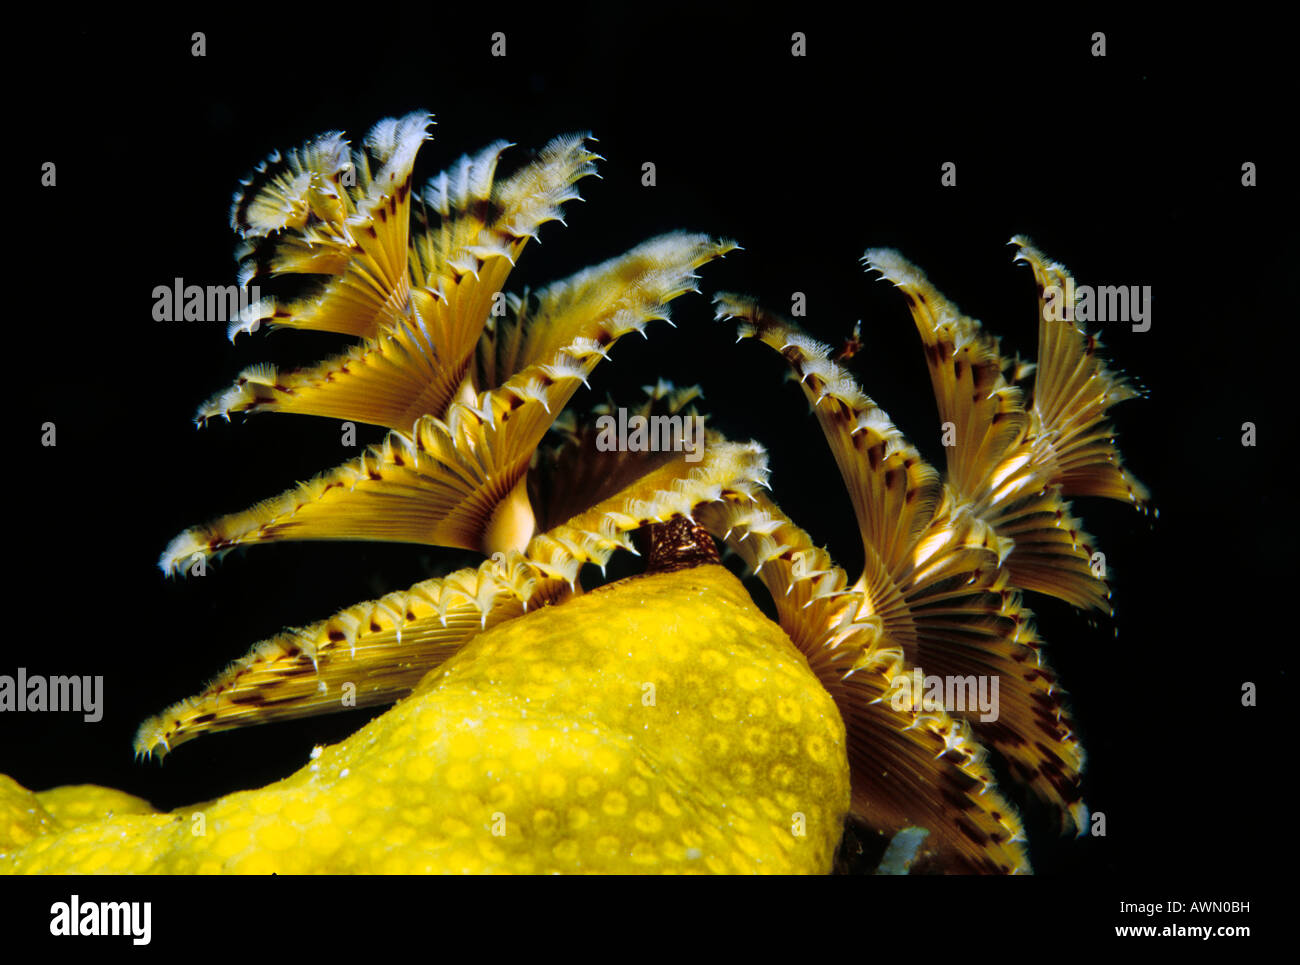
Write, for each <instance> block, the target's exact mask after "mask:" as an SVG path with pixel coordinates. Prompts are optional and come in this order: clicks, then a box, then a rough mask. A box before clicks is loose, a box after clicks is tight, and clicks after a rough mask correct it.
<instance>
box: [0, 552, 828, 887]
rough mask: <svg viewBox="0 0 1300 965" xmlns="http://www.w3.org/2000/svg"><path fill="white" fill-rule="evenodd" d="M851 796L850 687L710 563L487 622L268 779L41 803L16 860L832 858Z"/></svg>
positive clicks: (601, 863) (670, 865)
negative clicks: (201, 797) (383, 706)
mask: <svg viewBox="0 0 1300 965" xmlns="http://www.w3.org/2000/svg"><path fill="white" fill-rule="evenodd" d="M20 791H21V789H19V788H17V786H16V785H13V784H12V782H10V784H9V786H8V788H7V790H6V796H5V797H4V799H3V800H4V803H5V805H6V806H7V807H8V808H9V809H10V810H11V811H14V812H16V813H25V812H23V810H22V809H21V805H22V804H23V803H24V800H26V801H27V802H28V803H29V809H32V808H35V803H36V802H35V796H34V795H33V796H29V797H28V798H27V799H22V796H21V794H20V793H19V792H20ZM105 793H107V792H104V791H103V790H102V789H98V788H76V789H72V788H69V789H61V790H60V791H57V792H46V794H45V795H42V797H43V798H44V799H46V800H47V801H49V802H51V806H52V807H53V808H54V810H55V812H56V813H59V814H64V815H71V814H74V813H75V814H76V815H78V816H80V815H83V814H85V813H86V812H87V810H88V808H86V807H79V806H78V805H77V804H75V803H74V801H75V800H76V799H78V798H79V799H81V801H83V802H86V801H91V800H93V799H94V798H97V797H99V796H101V795H104V794H105ZM124 797H125V796H124ZM133 800H137V799H133ZM54 801H57V802H58V804H57V806H56V807H55V806H53V803H52V802H54ZM106 802H107V799H105V800H104V801H102V802H100V803H106ZM848 802H849V775H848V757H847V751H846V744H845V732H844V724H843V722H842V721H841V719H840V715H839V713H838V711H837V710H836V707H835V703H834V701H833V700H832V699H831V697H830V695H829V694H828V693H827V692H826V690H825V689H824V688H823V687H822V686H821V684H820V683H819V682H818V680H817V678H816V677H815V676H814V675H813V673H812V672H811V671H810V670H809V668H808V664H807V661H806V660H805V659H804V658H803V656H802V655H801V654H800V653H799V652H798V651H797V650H795V648H794V646H793V645H792V644H791V643H790V640H789V639H788V638H787V637H786V636H785V634H784V633H783V632H782V631H781V629H780V627H778V626H776V625H775V624H774V623H772V622H771V621H770V620H768V619H767V618H766V617H765V616H763V614H762V613H761V612H759V611H758V610H757V609H756V608H755V607H754V605H753V603H752V602H751V601H750V599H749V596H748V594H747V593H746V592H745V590H744V588H743V587H742V586H741V584H740V583H739V581H737V580H736V578H735V577H733V576H732V575H731V574H730V573H728V572H727V571H726V570H725V569H723V568H722V567H720V566H717V565H705V566H699V567H695V568H691V569H684V570H678V571H675V572H670V573H661V574H654V575H648V576H643V577H636V578H632V579H628V580H623V581H621V582H619V583H616V584H612V585H610V586H608V587H604V588H601V589H598V590H596V591H594V592H592V593H589V594H586V595H584V596H582V597H579V598H577V599H574V600H572V601H570V602H568V603H567V604H565V605H564V606H559V607H548V608H546V609H544V610H541V611H539V612H537V613H534V614H532V615H531V616H528V617H525V618H521V619H517V620H512V621H510V622H507V623H505V624H502V625H501V626H499V627H496V628H494V629H492V630H489V631H488V632H486V633H483V634H481V635H480V636H479V637H477V638H476V639H475V640H474V641H473V642H472V643H471V644H469V645H468V646H467V647H466V648H465V649H464V650H463V651H461V653H459V654H458V655H457V656H455V657H453V658H451V659H450V660H448V661H447V663H446V664H444V665H443V666H442V667H440V668H438V669H436V670H434V671H432V672H430V673H429V674H428V675H427V676H426V677H425V679H424V680H423V681H422V682H421V683H420V685H419V686H418V687H417V688H416V690H415V692H414V693H413V694H412V696H410V697H408V698H406V699H405V700H403V701H401V702H399V703H398V704H397V705H396V706H394V707H393V709H392V710H390V711H388V712H387V713H385V714H384V715H383V716H381V717H379V718H377V719H376V720H374V721H372V722H371V723H370V724H369V725H367V726H366V727H365V728H363V729H362V730H360V731H359V732H358V733H356V734H354V735H353V736H352V737H350V738H348V739H347V740H345V741H343V742H342V743H341V744H338V745H336V746H334V747H329V748H325V749H323V750H322V751H321V752H320V753H319V754H318V755H315V759H314V760H312V761H311V762H310V763H309V764H308V765H307V766H305V767H304V768H302V769H301V770H300V771H298V772H297V773H296V774H294V775H292V776H290V777H288V778H286V779H285V780H283V781H279V782H278V783H275V784H272V785H270V786H269V787H266V788H263V789H261V790H257V791H246V792H240V793H236V794H231V795H228V796H226V797H223V798H221V799H219V800H217V801H215V802H213V803H211V804H209V805H206V806H204V807H202V808H201V809H197V810H196V809H191V808H185V809H181V810H178V811H176V812H174V813H172V814H170V815H142V814H121V813H119V814H117V815H115V816H111V817H107V818H105V819H101V820H98V821H87V822H85V823H80V824H78V825H77V826H76V827H72V828H70V829H67V830H58V829H57V828H58V825H57V822H55V821H54V820H53V819H51V818H48V817H46V818H41V817H37V816H29V817H28V819H27V820H26V822H25V823H24V824H23V829H24V830H23V831H22V832H21V835H13V834H11V843H12V844H17V845H23V844H24V842H25V840H26V841H30V843H28V844H27V845H26V846H25V847H19V848H18V849H17V850H16V852H14V853H12V854H11V855H10V856H9V857H8V860H7V862H6V865H7V870H10V871H17V872H94V871H128V872H161V873H215V872H234V873H245V874H266V873H270V872H273V871H274V872H279V873H282V874H283V873H310V872H367V873H376V872H377V873H414V872H438V871H450V872H502V871H516V872H525V873H527V872H584V871H587V872H623V871H636V870H642V871H668V872H672V871H699V872H738V871H740V872H746V871H768V872H825V871H828V870H830V866H831V861H832V858H833V856H834V852H835V847H836V845H837V844H838V842H839V838H840V835H841V833H842V828H843V821H844V815H845V812H846V811H847V809H848ZM128 803H129V802H127V801H125V800H123V801H122V802H121V804H128ZM33 838H35V840H31V839H33Z"/></svg>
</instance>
